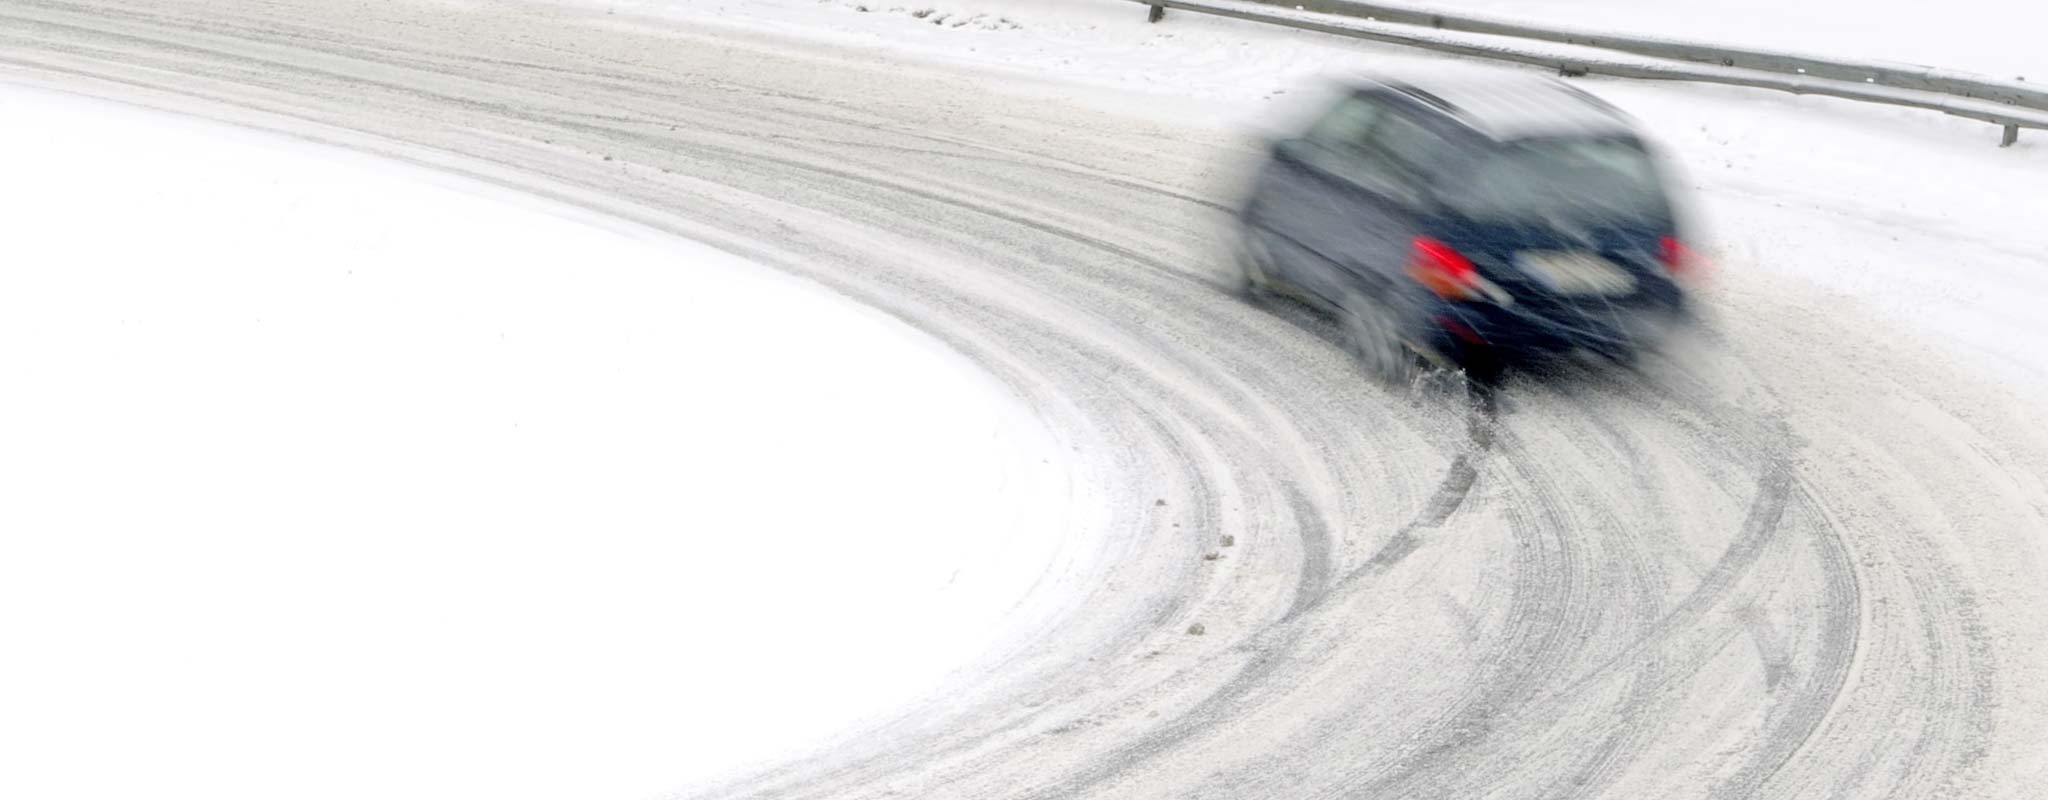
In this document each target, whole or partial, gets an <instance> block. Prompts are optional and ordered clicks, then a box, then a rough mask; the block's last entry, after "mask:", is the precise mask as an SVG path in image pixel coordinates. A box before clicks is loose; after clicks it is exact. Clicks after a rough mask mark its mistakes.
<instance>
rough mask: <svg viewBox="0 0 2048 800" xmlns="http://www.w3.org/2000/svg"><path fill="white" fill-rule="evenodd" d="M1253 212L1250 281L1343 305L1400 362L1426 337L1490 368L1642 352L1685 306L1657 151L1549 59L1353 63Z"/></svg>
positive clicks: (1428, 343) (1290, 147) (1425, 343)
mask: <svg viewBox="0 0 2048 800" xmlns="http://www.w3.org/2000/svg"><path fill="white" fill-rule="evenodd" d="M1240 219H1241V222H1242V226H1243V227H1242V230H1241V231H1240V233H1241V234H1242V235H1241V236H1240V239H1239V240H1240V242H1241V246H1242V250H1241V252H1240V254H1239V259H1238V261H1239V266H1240V268H1241V270H1242V273H1243V286H1244V289H1245V290H1246V291H1247V292H1250V293H1253V294H1262V293H1268V292H1271V293H1279V294H1285V295H1288V296H1291V297H1294V298H1296V299H1299V300H1301V301H1303V302H1306V303H1308V304H1310V305H1313V306H1317V307H1320V308H1323V309H1324V310H1327V311H1329V312H1331V313H1333V314H1334V315H1335V316H1336V317H1337V319H1338V320H1339V322H1340V323H1341V325H1342V327H1343V329H1344V331H1345V334H1346V338H1347V340H1348V341H1349V343H1350V345H1351V347H1352V348H1353V349H1354V350H1355V351H1356V354H1357V356H1358V357H1359V359H1360V361H1361V363H1362V364H1363V365H1364V366H1365V367H1366V369H1367V370H1368V371H1369V372H1371V373H1374V374H1375V375H1377V376H1379V377H1381V378H1383V379H1387V380H1401V379H1405V378H1406V377H1407V376H1408V375H1409V374H1410V373H1411V370H1413V369H1414V367H1415V366H1417V361H1416V358H1415V356H1416V355H1417V354H1419V355H1421V356H1424V357H1426V358H1427V359H1429V360H1431V361H1434V362H1436V363H1437V364H1439V365H1442V366H1447V367H1453V368H1462V369H1465V370H1466V371H1467V373H1468V374H1470V375H1473V376H1474V377H1478V376H1480V375H1481V374H1484V375H1487V376H1493V375H1497V374H1498V373H1499V371H1500V369H1501V368H1502V367H1503V366H1505V365H1508V364H1510V363H1513V362H1516V361H1521V360H1526V359H1527V358H1529V357H1531V356H1539V355H1547V354H1558V353H1564V352H1569V351H1589V352H1593V353H1596V354H1599V355H1604V356H1607V357H1610V358H1614V359H1618V360H1624V361H1626V360H1629V359H1631V358H1632V357H1633V356H1634V355H1635V354H1636V353H1637V352H1639V351H1640V350H1641V349H1643V348H1645V347H1648V346H1650V345H1651V344H1652V343H1653V342H1654V341H1655V340H1656V339H1657V338H1658V335H1659V333H1660V332H1661V331H1663V330H1665V329H1666V328H1668V327H1670V326H1671V325H1672V324H1674V323H1675V322H1676V321H1678V320H1680V319H1682V318H1683V316H1684V312H1685V308H1686V293H1685V290H1684V288H1683V286H1682V285H1681V283H1680V280H1679V279H1680V278H1682V277H1685V274H1686V273H1687V272H1688V271H1689V269H1690V264H1691V257H1690V255H1689V254H1688V250H1687V247H1686V245H1685V238H1684V236H1683V235H1682V233H1683V232H1682V231H1680V230H1679V225H1678V220H1677V216H1676V214H1675V213H1674V209H1673V202H1672V197H1671V194H1670V192H1669V191H1668V189H1667V186H1666V180H1665V178H1664V177H1663V174H1662V168H1661V167H1660V166H1659V164H1658V159H1657V158H1656V157H1655V156H1654V154H1653V153H1652V151H1651V149H1650V147H1649V146H1648V145H1647V144H1646V143H1645V141H1644V139H1643V137H1642V136H1640V135H1639V134H1638V132H1637V130H1636V126H1635V124H1634V123H1633V122H1632V121H1631V120H1630V119H1629V118H1628V117H1627V116H1626V115H1624V114H1623V113H1621V112H1620V111H1619V110H1617V109H1615V108H1614V107H1612V106H1610V105H1608V104H1607V103H1606V102H1604V101H1602V100H1600V99H1599V98H1596V97H1594V96H1593V95H1591V94H1588V93H1586V92H1584V91H1582V90H1580V89H1577V88H1575V87H1573V86H1570V85H1568V84H1566V83H1564V82H1563V81H1560V80H1556V79H1554V78H1549V77H1547V76H1540V75H1529V74H1520V73H1509V72H1492V71H1488V72H1472V73H1455V74H1440V75H1434V76H1418V77H1406V78H1394V77H1384V76H1383V77H1376V78H1361V79H1356V80H1355V81H1351V82H1347V83H1345V84H1344V85H1343V86H1341V87H1340V91H1338V92H1337V99H1336V100H1335V102H1334V104H1332V105H1329V106H1328V107H1327V108H1325V109H1324V110H1323V111H1322V112H1321V113H1320V115H1319V116H1318V117H1317V118H1316V119H1315V121H1314V122H1313V123H1312V124H1311V125H1309V126H1308V128H1307V130H1306V131H1305V132H1303V133H1302V134H1301V135H1300V136H1298V137H1295V138H1288V139H1283V140H1280V141H1277V142H1276V143H1275V144H1274V145H1273V148H1272V152H1271V157H1270V159H1269V160H1268V161H1267V162H1266V163H1265V164H1264V166H1263V167H1262V168H1261V169H1260V171H1259V173H1258V175H1257V178H1256V179H1255V181H1254V183H1253V187H1252V191H1251V193H1250V196H1249V198H1248V199H1247V201H1246V202H1245V204H1244V206H1243V208H1242V210H1241V215H1240Z"/></svg>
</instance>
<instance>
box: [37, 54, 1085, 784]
mask: <svg viewBox="0 0 2048 800" xmlns="http://www.w3.org/2000/svg"><path fill="white" fill-rule="evenodd" d="M0 119H6V120H7V122H8V124H6V125H4V126H0V174H4V175H6V176H7V181H6V182H5V184H4V186H0V219H5V220H7V222H8V228H9V235H8V237H7V238H6V240H5V241H4V243H0V253H4V258H0V264H4V266H0V374H5V375H6V376H7V381H6V386H7V389H6V391H5V393H4V395H0V641H5V642H6V643H7V651H8V656H7V658H6V659H4V660H0V709H4V711H0V717H4V722H0V750H4V751H5V752H7V753H8V758H7V761H8V763H9V767H8V768H7V769H6V770H0V795H4V796H9V797H68V796H93V797H109V796H120V795H128V796H168V797H198V796H205V797H213V798H231V797H250V798H256V797H262V798H269V797H285V796H289V797H351V798H353V797H423V798H427V797H431V798H443V797H494V798H518V797H637V796H650V795H654V794H659V793H662V792H664V791H667V790H671V789H674V788H676V787H678V786H680V785H683V784H685V783H689V782H692V781H694V780H699V779H704V778H707V777H710V776H712V775H713V774H714V773H718V772H722V771H724V770H729V769H731V768H733V767H735V766H739V765H741V764H744V763H745V762H747V761H749V760H754V759H765V758H769V757H772V756H774V755H776V754H778V753H781V752H783V751H784V750H786V749H788V748H791V747H799V746H803V745H804V744H806V743H808V742H810V741H813V740H816V739H818V738H821V737H824V736H827V735H830V734H833V733H835V732H838V731H841V730H844V729H845V728H846V726H848V725H850V724H853V723H854V722H856V721H857V720H860V719H862V718H863V717H865V716H867V715H871V714H879V713H884V712H887V711H890V710H893V709H895V708H897V707H899V706H901V705H902V704H904V703H905V702H907V701H908V700H909V699H910V698H912V697H913V696H915V695H918V694H919V693H922V692H925V691H928V690H930V689H931V687H933V686H936V685H938V684H939V683H940V681H941V678H942V677H943V676H944V675H945V674H947V673H948V672H949V671H951V670H952V669H955V668H958V667H961V666H962V665H964V664H966V663H967V662H969V661H971V660H973V659H974V658H975V657H977V656H978V655H979V654H981V653H983V652H985V651H986V650H987V649H988V648H990V647H991V645H992V644H993V643H994V642H995V641H996V640H998V639H1000V638H1001V637H1003V636H1005V635H1006V634H1007V631H1006V628H1005V624H1006V617H1005V614H1006V612H1007V611H1008V610H1009V608H1010V606H1011V605H1012V604H1013V603H1014V602H1016V600H1017V598H1018V597H1020V596H1022V595H1023V594H1024V593H1025V591H1026V590H1027V589H1029V588H1030V587H1031V585H1032V584H1033V582H1034V581H1036V580H1038V579H1039V577H1040V573H1041V572H1042V571H1043V570H1044V568H1045V565H1046V564H1047V563H1048V562H1049V561H1050V559H1052V558H1053V557H1054V555H1053V554H1054V551H1055V550H1056V549H1057V548H1058V546H1059V545H1060V543H1061V541H1062V539H1061V536H1062V533H1063V530H1064V525H1063V520H1062V515H1063V514H1064V513H1065V510H1066V508H1067V504H1068V499H1067V498H1068V490H1069V485H1068V481H1069V478H1068V473H1067V471H1066V466H1065V465H1064V464H1063V463H1062V461H1061V460H1060V458H1059V457H1058V456H1056V455H1055V453H1056V452H1057V448H1056V446H1055V445H1053V444H1052V443H1051V442H1050V441H1049V440H1048V439H1047V438H1046V437H1047V434H1046V433H1045V432H1044V431H1043V430H1042V429H1041V428H1040V427H1039V426H1038V425H1037V423H1036V422H1035V420H1033V419H1032V418H1031V417H1030V416H1029V415H1028V414H1027V413H1026V412H1025V411H1024V409H1023V408H1022V405H1021V403H1019V402H1017V401H1015V399H1014V398H1013V397H1011V396H1010V395H1009V394H1008V393H1007V392H1006V391H1005V389H1004V387H1002V386H1000V385H999V384H997V383H996V382H995V381H994V380H993V379H991V378H988V377H987V376H985V375H983V374H981V373H979V372H977V371H976V370H974V369H973V368H972V367H971V366H970V365H969V364H967V363H966V362H965V361H964V360H963V359H960V358H959V357H957V356H956V355H955V354H953V353H951V352H950V351H948V350H946V349H944V348H943V347H941V346H940V345H938V344H937V343H936V342H934V341H931V340H929V339H926V338H924V337H922V336H921V335H918V334H917V333H915V332H914V331H912V330H910V329H908V328H907V327H906V326H904V325H902V324H900V323H898V322H896V321H895V320H893V319H890V318H887V317H885V316H883V315H880V314H878V313H872V312H870V311H868V310H866V309H864V308H862V307H859V306H857V305H855V304H853V303H850V302H847V301H845V300H844V299H842V298H839V297H837V296H834V295H831V294H829V293H827V292H825V291H823V290H822V289H818V288H817V287H814V286H812V285H810V284H806V283H803V282H799V281H796V280H793V279H789V278H787V277H784V276H781V275H779V274H773V273H769V272H768V271H766V270H762V269H756V268H754V267H751V266H750V265H747V264H743V263H738V262H736V261H735V260H734V259H732V258H730V257H728V256H725V255H723V254H721V253H719V252H715V251H712V250H710V249H708V248H704V247H699V246H693V245H691V244H689V243H684V242H677V241H673V240H668V239H664V238H661V237H657V236H653V235H651V234H646V233H641V232H637V231H634V230H625V229H620V228H617V227H608V226H607V224H606V223H603V222H602V221H599V220H593V219H589V218H586V217H583V216H579V215H578V214H577V213H576V212H572V211H569V210H567V209H564V208H554V207H550V206H547V205H546V204H543V203H540V202H539V201H536V200H533V199H532V198H524V197H507V196H502V195H494V194H493V192H492V190H490V189H487V188H485V187H483V186H482V185H480V184H473V183H468V182H463V181H458V180H455V179H452V178H446V177H443V176H439V175H437V174H433V173H427V172H424V171H419V170H412V169H409V168H404V167H400V166H397V165H394V164H389V163H385V162H381V161H378V160H376V159H372V158H369V157H364V156H359V155H356V154H353V153H349V152H345V151H340V150H335V149H330V148H325V147H321V146H317V145H313V144H308V143H304V142H298V141H293V140H290V139H286V138H282V137H276V136H270V135H265V134H257V133H253V132H247V131H243V130H240V129H236V128H231V127H226V126H221V125H215V124H211V123H204V122H199V121H194V120H189V119H185V118H181V117H173V116H168V115H162V114H156V113H153V112H143V111H138V110H132V109H128V108H126V107H122V106H116V105H112V104H105V103H100V102H97V101H88V100H82V99H77V98H73V97H69V96H64V95H58V94H51V93H45V92H41V91H35V90H27V89H19V88H9V87H5V86H0Z"/></svg>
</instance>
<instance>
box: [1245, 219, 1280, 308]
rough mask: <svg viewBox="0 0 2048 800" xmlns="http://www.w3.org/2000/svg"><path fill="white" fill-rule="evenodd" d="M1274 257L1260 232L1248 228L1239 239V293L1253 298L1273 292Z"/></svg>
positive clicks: (1263, 296) (1262, 297) (1266, 295)
mask: <svg viewBox="0 0 2048 800" xmlns="http://www.w3.org/2000/svg"><path fill="white" fill-rule="evenodd" d="M1272 264H1273V257H1272V254H1271V253H1270V252H1268V251H1267V250H1266V243H1265V242H1263V241H1261V240H1260V239H1259V234H1258V233H1257V232H1255V231H1253V230H1250V229H1246V230H1245V231H1244V232H1243V234H1242V235H1240V236H1239V237H1238V240H1237V269H1238V288H1237V293H1238V294H1239V295H1240V296H1243V297H1245V298H1247V299H1251V300H1259V299H1264V298H1265V297H1268V296H1270V295H1272V294H1273V291H1274V290H1273V278H1272V274H1273V273H1272Z"/></svg>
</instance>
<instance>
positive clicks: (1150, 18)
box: [1145, 3, 1166, 22]
mask: <svg viewBox="0 0 2048 800" xmlns="http://www.w3.org/2000/svg"><path fill="white" fill-rule="evenodd" d="M1165 17H1166V6H1162V5H1159V4H1156V3H1155V4H1153V6H1152V9H1151V10H1150V11H1146V12H1145V21H1146V22H1158V21H1159V20H1161V19H1163V18H1165Z"/></svg>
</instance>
